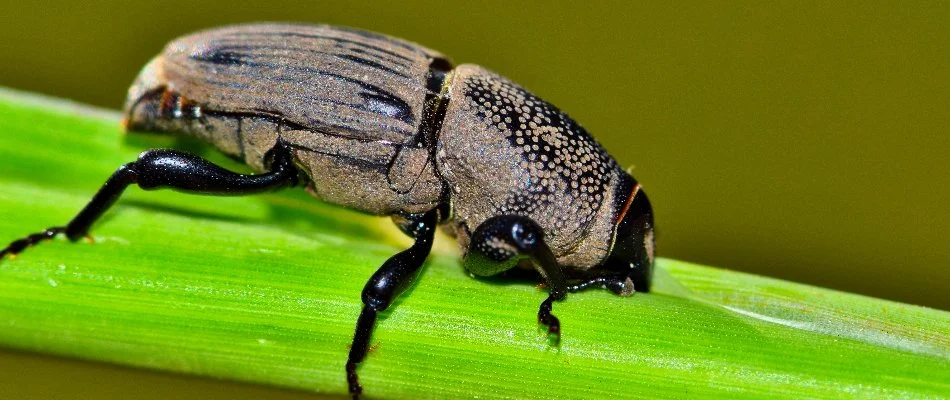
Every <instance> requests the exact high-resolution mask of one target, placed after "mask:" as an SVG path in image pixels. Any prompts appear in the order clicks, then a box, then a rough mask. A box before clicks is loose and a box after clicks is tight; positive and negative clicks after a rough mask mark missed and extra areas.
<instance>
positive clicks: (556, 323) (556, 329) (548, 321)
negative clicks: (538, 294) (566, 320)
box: [538, 294, 561, 346]
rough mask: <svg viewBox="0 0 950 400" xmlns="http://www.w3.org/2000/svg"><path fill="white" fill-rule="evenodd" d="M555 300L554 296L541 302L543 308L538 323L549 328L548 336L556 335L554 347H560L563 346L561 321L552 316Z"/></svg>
mask: <svg viewBox="0 0 950 400" xmlns="http://www.w3.org/2000/svg"><path fill="white" fill-rule="evenodd" d="M554 300H555V299H554V295H553V294H552V295H548V298H547V299H545V300H544V301H543V302H541V307H540V308H539V309H538V322H539V323H541V324H542V325H545V326H547V327H548V335H554V345H555V346H558V345H560V344H561V320H559V319H557V317H555V316H554V314H551V308H552V306H553V302H554Z"/></svg>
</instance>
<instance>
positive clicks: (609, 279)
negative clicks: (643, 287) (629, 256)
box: [567, 275, 634, 296]
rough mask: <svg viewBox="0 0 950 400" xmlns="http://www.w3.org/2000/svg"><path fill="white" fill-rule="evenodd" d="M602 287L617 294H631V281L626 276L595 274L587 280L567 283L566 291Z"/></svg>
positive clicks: (574, 291) (632, 288)
mask: <svg viewBox="0 0 950 400" xmlns="http://www.w3.org/2000/svg"><path fill="white" fill-rule="evenodd" d="M596 288H602V289H607V290H609V291H611V292H613V293H614V294H616V295H618V296H629V295H631V294H633V291H634V285H633V281H632V280H631V279H630V278H628V277H626V276H619V275H618V276H595V277H591V278H589V279H587V280H583V281H578V282H574V283H572V284H569V285H567V291H568V292H571V293H577V292H581V291H584V290H587V289H596Z"/></svg>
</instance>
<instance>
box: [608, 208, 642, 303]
mask: <svg viewBox="0 0 950 400" xmlns="http://www.w3.org/2000/svg"><path fill="white" fill-rule="evenodd" d="M633 195H634V198H633V200H631V201H630V204H629V206H627V208H626V213H624V215H623V216H622V218H621V220H620V221H619V222H618V223H617V227H616V231H615V233H614V243H613V247H612V248H611V249H610V254H609V255H608V256H607V260H606V261H604V264H603V268H604V269H608V270H611V271H621V272H623V273H624V274H626V275H627V276H629V277H630V279H631V280H632V281H633V285H634V288H635V289H636V290H637V291H638V292H646V291H648V290H649V289H650V279H651V277H652V274H653V258H654V254H653V252H654V250H653V247H654V238H653V208H652V207H651V206H650V200H649V199H648V198H647V195H646V193H644V192H643V190H637V191H636V192H635V193H634V194H633ZM620 211H623V210H620Z"/></svg>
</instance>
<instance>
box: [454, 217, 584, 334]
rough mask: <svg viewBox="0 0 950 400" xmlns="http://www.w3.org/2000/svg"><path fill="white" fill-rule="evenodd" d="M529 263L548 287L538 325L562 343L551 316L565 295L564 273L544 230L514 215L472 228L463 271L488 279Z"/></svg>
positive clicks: (557, 322) (558, 322)
mask: <svg viewBox="0 0 950 400" xmlns="http://www.w3.org/2000/svg"><path fill="white" fill-rule="evenodd" d="M525 259H527V260H530V261H531V263H532V265H533V266H534V268H535V269H536V270H537V271H538V272H539V273H540V274H541V276H542V277H543V278H544V280H545V282H546V283H547V286H548V290H549V292H548V298H547V299H545V300H544V301H543V302H542V303H541V307H539V308H538V322H540V323H541V324H543V325H545V326H547V327H548V334H553V335H555V340H554V342H555V345H556V344H557V343H560V340H561V322H560V320H558V319H557V317H555V316H554V314H552V313H551V308H552V306H553V303H554V301H555V300H563V299H564V298H565V297H566V296H567V292H568V286H567V281H566V280H565V278H564V272H563V271H562V270H561V266H560V265H559V264H558V263H557V259H556V258H555V257H554V253H552V252H551V249H550V248H549V247H548V245H547V244H546V243H545V242H544V231H543V230H542V229H541V227H540V226H538V224H537V223H535V222H534V221H532V220H531V219H530V218H527V217H522V216H517V215H502V216H497V217H492V218H489V219H488V220H486V221H485V222H483V223H482V224H481V225H479V226H478V228H477V229H475V233H473V234H472V238H471V243H470V244H469V249H468V253H467V254H466V256H465V268H466V269H467V270H468V271H469V272H471V273H473V274H476V275H481V276H491V275H495V274H498V273H500V272H503V271H507V270H509V269H511V268H514V267H516V266H517V265H518V263H520V262H521V261H522V260H525Z"/></svg>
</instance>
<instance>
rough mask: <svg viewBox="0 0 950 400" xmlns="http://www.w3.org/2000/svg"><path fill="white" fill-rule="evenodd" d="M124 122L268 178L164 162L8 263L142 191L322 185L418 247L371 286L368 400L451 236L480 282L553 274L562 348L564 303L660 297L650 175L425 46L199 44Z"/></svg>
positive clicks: (267, 41) (163, 60)
mask: <svg viewBox="0 0 950 400" xmlns="http://www.w3.org/2000/svg"><path fill="white" fill-rule="evenodd" d="M125 116H126V119H125V124H126V127H127V129H129V130H132V131H153V132H176V133H181V134H185V135H191V136H194V137H197V138H199V139H202V140H204V141H207V142H209V143H211V144H213V145H214V146H216V147H217V148H218V149H220V150H221V151H223V152H224V153H227V154H229V155H231V156H233V157H236V158H238V159H241V160H243V161H244V162H246V163H247V164H248V165H249V166H250V167H251V168H253V169H254V170H256V171H257V172H258V174H254V175H243V174H237V173H234V172H231V171H228V170H225V169H223V168H221V167H218V166H217V165H214V164H212V163H210V162H208V161H206V160H203V159H201V158H199V157H197V156H195V155H192V154H189V153H185V152H180V151H175V150H158V149H156V150H149V151H146V152H144V153H142V154H141V155H140V156H139V158H138V159H137V160H136V161H133V162H130V163H128V164H126V165H124V166H122V167H120V168H119V169H118V170H117V171H116V172H115V173H114V174H113V175H112V176H111V177H110V178H109V179H108V180H107V181H106V183H105V184H104V185H103V186H102V187H101V188H100V189H99V191H98V193H96V195H95V196H94V197H93V198H92V200H91V201H90V202H89V204H87V205H86V207H85V208H83V209H82V210H81V211H80V212H79V214H78V215H76V217H74V218H73V219H72V220H71V221H70V222H69V223H68V224H67V225H65V226H60V227H52V228H49V229H47V230H45V231H43V232H40V233H36V234H32V235H28V236H26V237H24V238H22V239H19V240H16V241H14V242H12V243H11V244H10V245H9V246H7V247H6V248H4V249H2V250H0V258H2V257H3V256H5V255H12V254H17V253H19V252H21V251H23V250H24V249H25V248H27V247H29V246H31V245H34V244H36V243H38V242H40V241H43V240H46V239H50V238H52V237H54V236H56V235H58V234H60V233H63V234H65V235H66V237H67V238H69V239H70V240H73V241H75V240H77V239H79V238H82V237H84V236H85V235H86V234H87V233H88V231H89V228H90V227H91V226H92V224H93V223H94V222H95V221H96V220H97V219H98V218H99V217H100V216H101V215H102V214H103V213H104V212H105V211H106V210H108V209H109V207H110V206H112V204H114V203H115V201H116V200H118V198H119V197H120V196H121V194H122V192H123V191H124V190H125V188H126V187H127V186H129V185H131V184H137V185H138V186H139V187H141V188H142V189H146V190H149V189H160V188H169V189H174V190H178V191H183V192H188V193H197V194H209V195H246V194H254V193H260V192H264V191H271V190H276V189H281V188H284V187H290V186H305V187H306V188H307V190H309V191H310V192H311V193H312V194H313V195H314V196H316V197H318V198H320V199H322V200H324V201H328V202H331V203H336V204H340V205H344V206H347V207H350V208H354V209H357V210H360V211H364V212H367V213H371V214H376V215H391V216H392V217H393V220H394V221H395V222H396V224H397V225H398V226H399V227H400V228H401V229H402V231H403V232H405V233H406V234H407V235H409V236H410V237H412V238H413V239H414V240H415V242H414V244H413V245H412V246H411V247H410V248H409V249H407V250H405V251H402V252H400V253H398V254H396V255H394V256H392V257H391V258H390V259H389V260H387V261H386V262H385V263H384V264H383V265H382V267H380V268H379V270H377V271H376V273H375V274H373V276H372V277H371V278H370V279H369V282H367V284H366V286H365V288H364V289H363V293H362V301H363V303H364V306H363V311H362V312H361V314H360V316H359V318H358V320H357V324H356V332H355V335H354V338H353V344H352V348H351V350H350V353H349V358H348V359H347V363H346V375H347V380H348V382H349V391H350V393H351V394H353V396H354V397H358V396H359V395H360V393H361V392H362V387H361V386H360V384H359V381H358V377H357V373H356V367H357V365H358V364H359V363H360V362H361V361H362V360H363V359H364V358H365V357H366V353H367V349H368V345H369V341H370V337H371V335H372V330H373V326H374V325H375V323H376V317H377V314H378V313H379V312H381V311H383V310H385V309H386V308H387V307H388V306H389V305H390V304H391V303H392V301H393V300H394V299H395V298H396V297H397V296H398V295H399V294H400V293H402V292H403V291H404V290H405V289H406V288H407V287H408V286H409V284H410V283H411V282H412V280H413V279H414V278H415V277H416V276H417V275H418V274H419V270H420V268H421V266H422V265H423V262H424V261H425V259H426V257H427V256H428V254H429V252H430V249H431V247H432V240H433V234H434V232H435V229H436V227H437V226H438V225H442V226H444V227H445V228H446V230H447V231H448V232H449V233H451V234H453V235H454V236H455V237H457V238H458V242H459V245H460V246H461V248H462V252H463V254H464V259H463V263H464V266H465V268H466V269H467V270H468V271H469V272H470V273H472V274H473V275H479V276H488V275H495V274H498V273H501V272H504V271H507V270H510V269H513V268H525V269H534V270H537V271H538V272H539V273H540V275H541V277H542V279H543V280H544V282H545V283H546V285H547V287H548V289H549V295H548V297H547V299H546V300H544V302H542V303H541V306H540V308H539V310H538V321H539V322H540V323H541V324H544V325H546V326H547V327H548V331H549V333H550V334H553V335H555V338H559V337H560V323H559V321H558V319H557V318H556V317H555V316H554V315H553V314H552V313H551V309H552V303H553V302H554V301H556V300H563V299H564V298H565V297H566V295H567V293H568V292H576V291H580V290H584V289H587V288H591V287H603V288H607V289H609V290H611V291H613V292H615V293H617V294H620V295H630V294H632V293H633V291H634V289H636V290H637V291H648V290H649V287H650V278H651V275H652V269H653V258H654V254H653V252H654V251H653V248H654V239H653V229H654V228H653V211H652V209H651V207H650V202H649V200H648V199H647V197H646V194H645V193H644V192H643V191H642V190H640V185H639V184H638V183H637V181H636V180H635V179H634V178H633V177H632V176H631V175H630V174H628V173H627V172H625V171H624V170H623V169H621V168H620V167H619V165H618V164H617V162H616V161H614V159H613V158H611V157H610V155H608V154H607V152H606V151H604V149H603V148H602V147H601V146H600V145H599V144H598V143H597V142H596V141H595V140H594V139H593V138H592V137H591V136H590V135H589V134H588V133H587V131H585V130H584V128H582V127H581V126H580V125H578V124H577V123H576V122H575V121H574V120H573V119H571V118H570V117H569V116H568V115H567V114H565V113H563V112H561V111H560V110H558V109H557V108H555V107H554V106H552V105H551V104H548V103H547V102H545V101H544V100H541V99H540V98H538V97H536V96H534V95H533V94H531V93H529V92H528V91H527V90H525V89H524V88H522V87H520V86H518V85H517V84H515V83H513V82H511V81H509V80H507V79H505V78H503V77H501V76H499V75H497V74H495V73H493V72H491V71H489V70H487V69H485V68H482V67H480V66H477V65H472V64H462V65H458V66H454V67H453V66H452V64H451V63H450V61H449V60H448V59H447V58H446V57H444V56H442V55H441V54H439V53H438V52H435V51H433V50H430V49H427V48H425V47H422V46H419V45H417V44H414V43H410V42H407V41H403V40H400V39H396V38H392V37H388V36H384V35H379V34H375V33H370V32H366V31H361V30H355V29H348V28H341V27H333V26H325V25H288V24H254V25H241V26H232V27H225V28H219V29H213V30H209V31H204V32H199V33H196V34H193V35H190V36H185V37H182V38H179V39H177V40H175V41H173V42H171V43H170V44H169V45H168V46H166V47H165V50H164V51H163V52H162V53H161V54H160V55H159V56H157V57H156V58H155V59H153V60H152V61H151V62H149V63H148V65H146V66H145V68H144V69H143V70H142V72H141V73H140V74H139V76H138V78H137V79H136V80H135V83H134V84H133V85H132V87H131V88H130V89H129V93H128V99H127V101H126V103H125Z"/></svg>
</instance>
